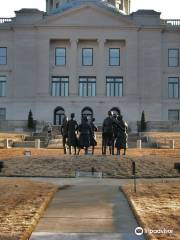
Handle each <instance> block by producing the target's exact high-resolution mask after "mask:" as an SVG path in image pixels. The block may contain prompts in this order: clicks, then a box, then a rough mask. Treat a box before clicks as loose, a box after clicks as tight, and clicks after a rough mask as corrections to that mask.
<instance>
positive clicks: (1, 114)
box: [0, 108, 6, 120]
mask: <svg viewBox="0 0 180 240" xmlns="http://www.w3.org/2000/svg"><path fill="white" fill-rule="evenodd" d="M0 120H6V109H5V108H0Z"/></svg>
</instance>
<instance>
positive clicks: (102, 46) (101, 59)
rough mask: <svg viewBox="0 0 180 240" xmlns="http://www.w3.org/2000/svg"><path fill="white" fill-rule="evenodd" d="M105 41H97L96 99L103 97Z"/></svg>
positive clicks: (104, 85) (104, 87) (104, 89)
mask: <svg viewBox="0 0 180 240" xmlns="http://www.w3.org/2000/svg"><path fill="white" fill-rule="evenodd" d="M105 42H106V40H105V39H98V44H99V49H98V68H97V83H96V93H97V97H103V96H105V91H106V79H105Z"/></svg>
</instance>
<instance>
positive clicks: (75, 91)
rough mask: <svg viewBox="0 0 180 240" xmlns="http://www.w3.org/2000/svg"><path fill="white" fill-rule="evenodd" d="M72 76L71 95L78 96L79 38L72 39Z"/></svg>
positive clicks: (70, 78) (70, 80)
mask: <svg viewBox="0 0 180 240" xmlns="http://www.w3.org/2000/svg"><path fill="white" fill-rule="evenodd" d="M70 44H71V46H70V48H71V49H70V76H69V95H70V97H74V96H78V88H79V84H78V82H79V79H78V76H77V68H78V49H77V45H78V39H71V40H70Z"/></svg>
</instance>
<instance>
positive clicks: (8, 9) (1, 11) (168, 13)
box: [0, 0, 180, 19]
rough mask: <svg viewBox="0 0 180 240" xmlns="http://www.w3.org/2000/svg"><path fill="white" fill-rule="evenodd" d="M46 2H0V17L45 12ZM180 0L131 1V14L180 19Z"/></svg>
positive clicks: (31, 0) (2, 0)
mask: <svg viewBox="0 0 180 240" xmlns="http://www.w3.org/2000/svg"><path fill="white" fill-rule="evenodd" d="M45 2H46V0H29V1H27V0H11V1H7V0H0V17H13V16H14V11H15V10H19V9H21V8H38V9H40V10H43V11H45ZM179 5H180V0H170V1H167V0H131V12H133V11H136V10H137V9H154V10H156V11H159V12H161V13H162V14H161V18H172V19H180V7H179Z"/></svg>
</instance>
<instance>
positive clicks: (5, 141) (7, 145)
mask: <svg viewBox="0 0 180 240" xmlns="http://www.w3.org/2000/svg"><path fill="white" fill-rule="evenodd" d="M4 148H5V149H8V148H9V139H8V138H6V139H5V140H4Z"/></svg>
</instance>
